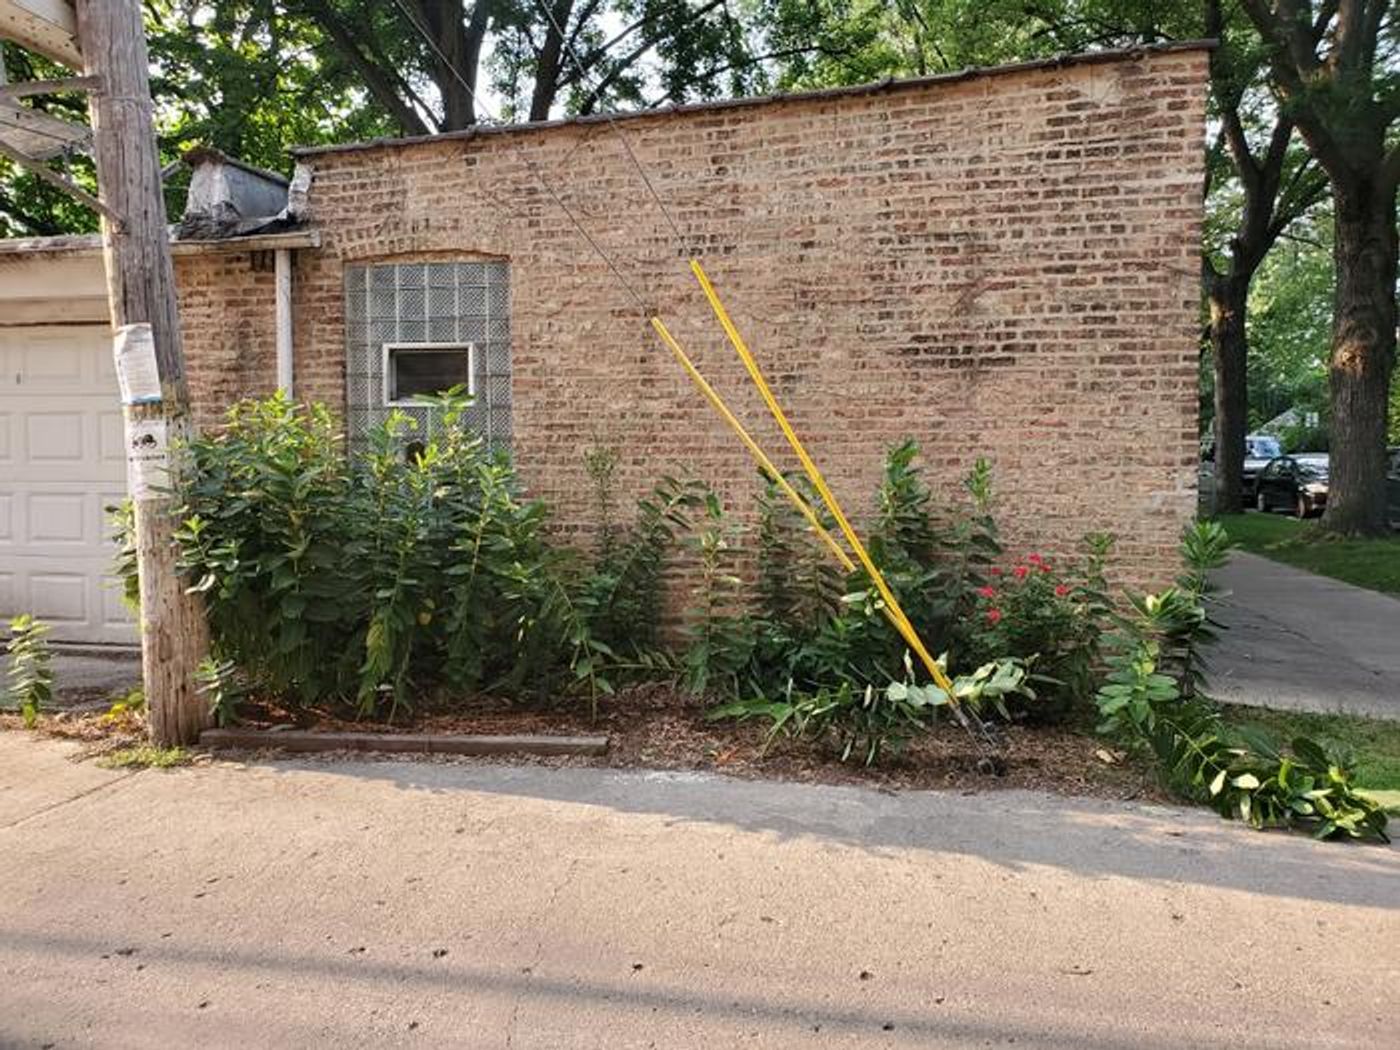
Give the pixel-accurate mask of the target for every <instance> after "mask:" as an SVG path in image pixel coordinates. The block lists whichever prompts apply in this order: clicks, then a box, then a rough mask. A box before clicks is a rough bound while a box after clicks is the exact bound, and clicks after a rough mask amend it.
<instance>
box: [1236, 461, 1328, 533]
mask: <svg viewBox="0 0 1400 1050" xmlns="http://www.w3.org/2000/svg"><path fill="white" fill-rule="evenodd" d="M1327 465H1328V460H1327V457H1326V456H1325V455H1322V454H1314V455H1306V454H1305V455H1297V456H1276V457H1274V458H1273V459H1271V460H1269V463H1268V466H1266V467H1265V468H1264V469H1263V470H1261V471H1260V472H1259V478H1258V481H1257V482H1256V484H1255V493H1254V505H1255V506H1256V507H1258V508H1259V509H1260V510H1262V511H1274V510H1284V511H1288V512H1289V513H1290V514H1296V515H1297V516H1298V517H1300V518H1306V517H1309V516H1311V515H1313V514H1321V513H1322V511H1323V509H1324V508H1325V507H1326V506H1327Z"/></svg>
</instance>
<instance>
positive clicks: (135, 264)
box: [77, 0, 211, 746]
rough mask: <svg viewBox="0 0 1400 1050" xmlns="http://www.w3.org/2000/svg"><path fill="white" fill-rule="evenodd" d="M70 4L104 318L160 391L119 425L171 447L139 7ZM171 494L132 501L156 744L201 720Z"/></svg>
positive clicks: (204, 714) (179, 375)
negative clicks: (86, 95) (150, 429)
mask: <svg viewBox="0 0 1400 1050" xmlns="http://www.w3.org/2000/svg"><path fill="white" fill-rule="evenodd" d="M77 13H78V39H79V41H80V44H81V47H82V52H83V56H84V59H85V61H86V64H87V70H86V71H87V73H88V74H89V75H91V76H96V77H99V78H100V79H101V87H100V88H99V89H98V90H96V91H94V92H93V93H92V94H91V96H90V103H89V104H90V109H91V113H92V130H93V135H92V145H93V159H94V160H95V161H96V165H97V184H98V187H99V189H100V192H101V194H102V199H103V202H104V203H105V204H106V205H107V207H108V208H110V209H111V210H112V211H113V212H114V213H115V214H117V215H119V216H120V217H121V218H122V223H121V225H120V226H114V225H113V224H112V223H110V222H108V221H107V219H106V218H105V217H104V218H103V221H102V232H103V238H102V242H103V261H104V263H105V264H106V268H107V294H108V299H109V302H110V306H111V313H112V325H113V327H114V328H116V327H118V326H121V325H127V324H140V323H144V324H149V325H150V327H151V333H152V336H153V338H154V342H155V359H156V365H157V372H158V374H159V377H160V396H161V400H160V401H158V402H155V403H153V404H133V405H127V406H126V409H125V412H126V420H127V424H128V435H129V436H130V435H131V433H132V431H131V427H132V425H133V424H137V425H139V424H145V425H147V426H149V425H151V424H156V425H159V424H160V423H164V425H165V434H166V437H167V442H168V444H169V445H176V444H178V442H180V441H181V439H183V438H185V437H186V436H188V434H189V433H190V429H189V417H188V413H187V406H188V404H189V395H188V391H187V389H186V384H185V374H184V361H183V354H182V352H181V341H180V320H179V314H178V312H177V310H176V304H175V277H174V272H173V270H172V267H171V263H170V238H169V233H168V232H167V227H166V218H165V198H164V194H163V193H162V190H161V178H160V160H159V158H158V156H157V154H156V137H155V126H154V123H153V107H152V104H151V92H150V84H149V81H148V79H147V68H148V64H149V60H148V58H147V53H146V38H145V34H144V31H143V29H142V24H141V7H140V5H139V3H138V2H137V0H79V2H78V5H77ZM153 440H154V439H153ZM128 455H130V449H128ZM172 465H173V464H172ZM173 502H174V501H173V500H172V499H171V498H170V497H169V496H168V495H161V494H155V495H150V496H147V497H145V498H141V497H138V498H137V499H136V548H137V559H138V563H139V568H140V575H141V672H142V679H143V681H144V683H145V690H146V705H147V711H148V712H149V719H150V730H151V737H152V739H153V740H154V741H155V742H156V743H157V744H161V745H164V746H169V745H174V744H190V743H194V742H195V741H196V740H198V738H199V732H200V730H201V729H203V728H204V727H205V726H207V725H208V724H209V723H210V720H211V719H210V713H209V705H208V704H207V703H205V702H204V700H203V698H202V697H201V696H200V695H199V693H198V692H197V691H196V688H195V682H194V670H195V668H196V667H197V666H198V665H199V661H200V659H201V658H202V657H203V655H204V653H205V651H206V648H207V641H208V627H207V625H206V623H205V619H204V608H203V605H202V604H201V602H200V601H199V599H198V597H197V596H194V595H190V594H187V593H186V589H185V582H184V580H183V578H182V577H181V576H180V574H179V573H178V571H177V570H176V567H175V547H174V540H173V536H174V528H175V520H174V515H173V513H172V509H173Z"/></svg>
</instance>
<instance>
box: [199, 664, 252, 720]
mask: <svg viewBox="0 0 1400 1050" xmlns="http://www.w3.org/2000/svg"><path fill="white" fill-rule="evenodd" d="M194 681H195V691H196V692H198V693H199V695H200V696H202V697H204V700H205V702H206V703H207V704H208V705H209V710H210V712H211V713H212V714H213V716H214V721H215V722H216V723H218V724H219V725H221V726H227V725H232V724H233V723H235V722H237V721H238V705H239V704H240V703H242V701H243V700H244V699H245V698H246V697H247V695H248V690H247V687H246V686H245V685H244V684H243V682H242V680H241V676H240V674H239V671H238V665H237V664H235V663H234V662H233V661H232V660H216V659H215V658H214V657H212V656H206V657H205V658H204V659H203V660H201V661H200V662H199V666H198V667H196V668H195V672H194Z"/></svg>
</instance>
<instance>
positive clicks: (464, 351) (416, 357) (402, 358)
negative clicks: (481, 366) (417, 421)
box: [384, 343, 476, 405]
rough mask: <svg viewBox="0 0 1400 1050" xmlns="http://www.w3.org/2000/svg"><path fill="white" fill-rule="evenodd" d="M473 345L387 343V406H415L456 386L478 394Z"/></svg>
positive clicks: (385, 359)
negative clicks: (420, 399) (420, 401)
mask: <svg viewBox="0 0 1400 1050" xmlns="http://www.w3.org/2000/svg"><path fill="white" fill-rule="evenodd" d="M475 365H476V346H475V344H473V343H385V344H384V403H385V404H386V405H412V404H415V403H416V402H417V399H418V398H420V397H423V396H428V395H433V394H440V393H442V392H443V391H444V390H450V389H451V388H452V387H454V386H461V387H465V388H466V391H467V393H468V394H473V395H474V394H475V393H476V378H475V375H476V368H475Z"/></svg>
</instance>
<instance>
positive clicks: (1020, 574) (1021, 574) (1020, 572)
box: [1011, 565, 1031, 580]
mask: <svg viewBox="0 0 1400 1050" xmlns="http://www.w3.org/2000/svg"><path fill="white" fill-rule="evenodd" d="M1011 571H1012V572H1014V573H1015V574H1016V579H1018V580H1024V579H1025V578H1026V573H1028V572H1030V571H1031V570H1030V569H1028V568H1026V567H1025V566H1024V565H1018V566H1016V568H1014V569H1012V570H1011Z"/></svg>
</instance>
